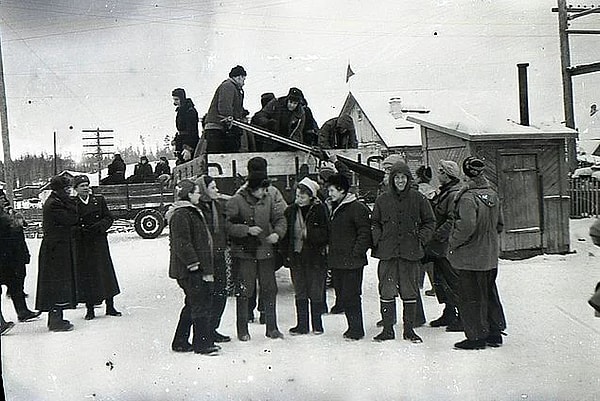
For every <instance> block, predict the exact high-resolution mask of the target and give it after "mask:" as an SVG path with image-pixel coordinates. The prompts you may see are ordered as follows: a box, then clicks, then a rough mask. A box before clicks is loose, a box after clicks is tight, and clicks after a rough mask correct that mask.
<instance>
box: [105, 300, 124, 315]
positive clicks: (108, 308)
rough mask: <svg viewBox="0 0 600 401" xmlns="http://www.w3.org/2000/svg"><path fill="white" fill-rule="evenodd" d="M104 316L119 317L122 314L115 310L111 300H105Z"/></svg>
mask: <svg viewBox="0 0 600 401" xmlns="http://www.w3.org/2000/svg"><path fill="white" fill-rule="evenodd" d="M105 303H106V315H107V316H121V315H122V313H121V312H119V311H118V310H116V309H115V303H114V301H113V299H112V298H106V301H105Z"/></svg>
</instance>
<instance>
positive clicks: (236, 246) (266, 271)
mask: <svg viewBox="0 0 600 401" xmlns="http://www.w3.org/2000/svg"><path fill="white" fill-rule="evenodd" d="M269 186H270V181H269V180H268V178H267V174H266V172H265V171H261V170H257V171H249V172H248V178H247V180H246V185H245V186H244V187H243V188H242V189H240V190H239V191H238V192H237V193H236V194H235V195H234V196H233V197H232V198H231V199H230V200H229V201H228V202H227V205H226V215H227V233H228V234H229V237H230V238H231V242H232V245H231V256H232V257H233V259H234V266H235V270H236V280H237V303H236V310H237V335H238V338H239V340H240V341H248V340H250V334H249V332H248V297H250V296H251V295H252V293H253V292H254V288H255V286H256V277H257V276H258V283H259V287H260V288H259V290H260V294H259V296H260V298H261V299H262V300H263V303H264V309H265V323H266V333H265V335H266V336H267V337H269V338H273V339H275V338H282V337H283V334H281V332H280V331H279V329H278V327H277V316H276V296H277V283H276V281H275V266H274V259H275V249H274V245H275V244H277V242H279V240H280V238H283V236H284V235H285V233H286V228H287V224H286V221H285V217H284V215H283V210H282V209H281V208H279V207H275V206H274V205H273V203H274V199H273V197H272V196H271V195H270V194H269V193H268V192H267V188H268V187H269Z"/></svg>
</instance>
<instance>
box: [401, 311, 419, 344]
mask: <svg viewBox="0 0 600 401" xmlns="http://www.w3.org/2000/svg"><path fill="white" fill-rule="evenodd" d="M416 308H417V304H416V302H403V311H402V320H403V323H404V328H403V332H402V338H404V339H405V340H409V341H411V342H413V343H422V342H423V339H421V337H419V336H418V335H417V333H415V331H414V329H413V328H414V321H415V313H416Z"/></svg>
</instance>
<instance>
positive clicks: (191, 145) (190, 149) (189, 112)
mask: <svg viewBox="0 0 600 401" xmlns="http://www.w3.org/2000/svg"><path fill="white" fill-rule="evenodd" d="M171 95H172V96H173V104H174V105H175V107H176V109H175V110H176V111H177V115H176V117H175V127H176V128H177V134H175V139H173V142H174V144H175V156H176V157H177V161H176V164H180V163H183V162H186V161H188V160H191V159H192V157H193V156H194V151H195V150H196V145H197V144H198V140H199V138H200V137H199V135H198V121H199V119H198V112H197V111H196V107H195V106H194V102H193V101H192V99H190V98H188V97H186V94H185V90H184V89H183V88H176V89H173V92H171ZM157 175H158V174H157Z"/></svg>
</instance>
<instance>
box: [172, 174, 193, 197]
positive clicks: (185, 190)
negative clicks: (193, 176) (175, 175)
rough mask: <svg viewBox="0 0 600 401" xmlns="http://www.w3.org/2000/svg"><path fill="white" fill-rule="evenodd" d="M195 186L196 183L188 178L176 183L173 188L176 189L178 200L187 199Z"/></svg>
mask: <svg viewBox="0 0 600 401" xmlns="http://www.w3.org/2000/svg"><path fill="white" fill-rule="evenodd" d="M195 187H196V183H195V182H194V181H192V180H190V179H187V178H185V179H183V180H181V181H179V182H178V183H177V186H176V187H175V189H176V190H177V191H176V193H177V199H180V200H189V199H190V192H194V188H195Z"/></svg>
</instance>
